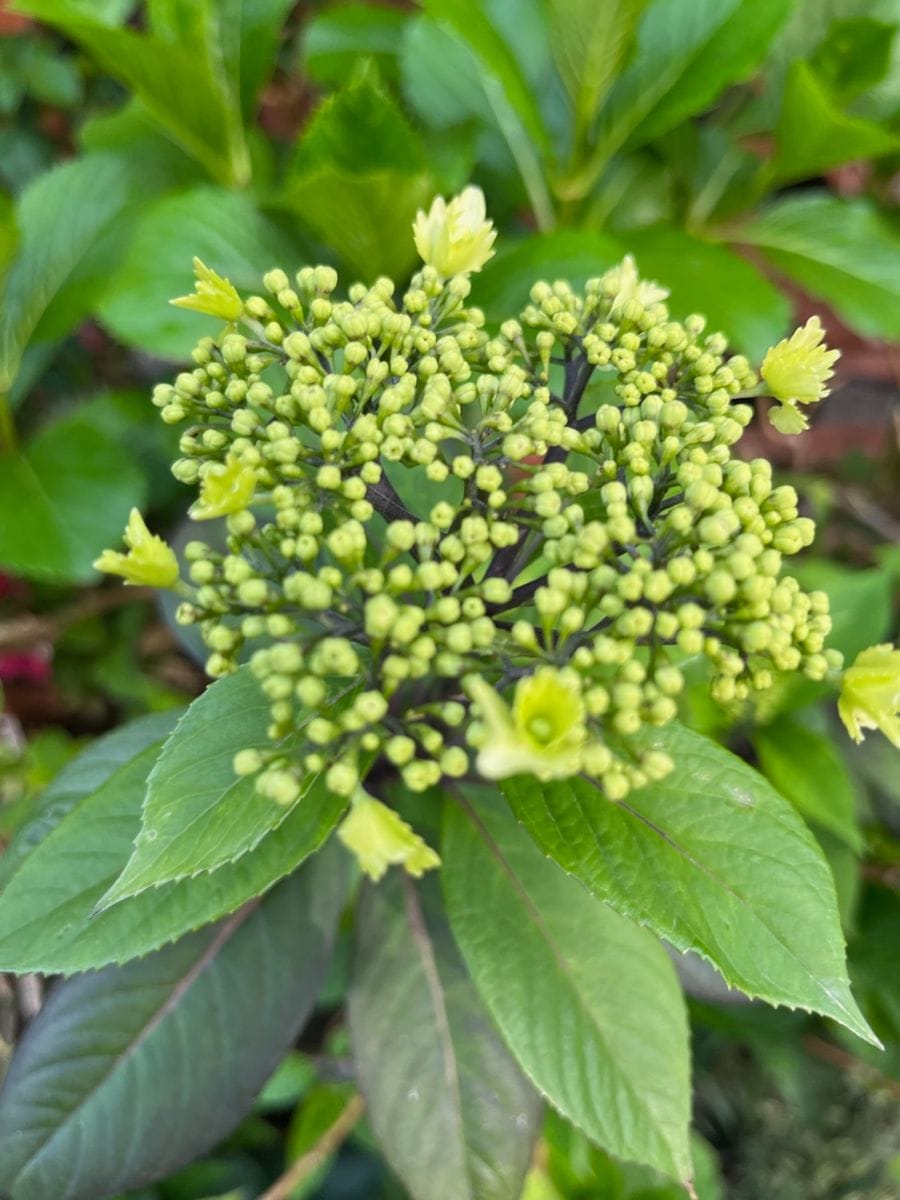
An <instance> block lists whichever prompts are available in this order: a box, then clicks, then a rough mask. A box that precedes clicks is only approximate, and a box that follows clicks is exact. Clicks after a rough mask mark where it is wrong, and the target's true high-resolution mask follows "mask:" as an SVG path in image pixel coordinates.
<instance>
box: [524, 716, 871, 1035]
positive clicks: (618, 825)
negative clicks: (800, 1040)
mask: <svg viewBox="0 0 900 1200" xmlns="http://www.w3.org/2000/svg"><path fill="white" fill-rule="evenodd" d="M643 744H644V745H646V746H647V747H648V748H650V747H652V748H654V749H659V750H663V751H665V752H666V753H667V754H669V755H671V757H672V759H673V760H674V762H675V768H674V770H673V771H672V772H671V773H670V774H669V775H667V776H666V778H665V779H663V780H662V781H661V782H660V783H654V784H650V785H648V786H647V787H643V788H640V789H639V790H637V791H635V792H632V793H631V794H630V795H629V797H628V799H627V800H626V801H624V802H623V803H621V804H613V803H611V802H610V801H609V800H607V799H606V797H605V796H604V795H603V793H602V792H601V791H600V790H599V789H598V788H596V787H595V786H594V785H593V784H591V783H588V782H587V781H585V780H581V779H568V780H565V781H561V782H558V783H549V784H544V785H543V786H542V787H541V788H537V787H535V786H534V783H533V781H532V780H530V779H525V778H518V779H511V780H509V781H507V782H506V783H505V784H504V786H503V791H504V794H505V795H506V797H507V799H508V800H509V802H510V804H511V805H512V808H513V811H514V812H515V813H516V815H517V816H518V818H519V820H521V821H522V823H523V824H524V825H525V826H526V827H527V829H528V830H529V832H530V833H531V835H532V836H533V837H534V839H535V841H536V842H537V843H538V845H539V846H540V847H541V849H542V850H543V851H544V852H545V853H547V854H549V855H550V856H551V857H552V858H555V859H556V861H557V862H558V863H559V864H560V865H561V866H562V867H563V868H564V869H565V870H567V871H570V872H571V873H572V874H573V875H575V877H576V878H577V879H579V880H580V881H581V882H582V883H583V884H584V885H585V886H586V887H587V888H589V890H590V891H591V892H592V893H593V894H594V895H595V896H598V897H600V898H601V899H603V900H606V901H607V902H608V903H609V904H611V905H613V907H614V908H616V909H618V911H619V912H622V913H624V914H625V915H626V916H630V917H632V918H633V919H634V920H636V921H639V922H640V923H641V924H644V925H647V926H649V927H650V928H651V929H653V931H654V932H655V933H657V934H659V936H660V937H664V938H666V940H667V941H669V942H671V944H672V945H673V946H674V947H675V948H676V949H677V950H694V951H696V952H697V953H698V954H701V955H702V956H703V957H704V958H707V959H709V961H710V962H711V963H712V964H713V966H714V967H716V968H717V970H718V971H719V972H720V973H721V975H722V977H723V978H724V979H725V981H726V983H728V984H729V985H730V986H731V987H736V988H740V989H741V990H742V991H744V992H746V993H747V995H750V996H758V997H759V998H760V999H763V1000H767V1001H768V1002H769V1003H771V1004H785V1005H788V1006H789V1007H791V1008H803V1009H806V1010H807V1011H810V1012H819V1013H823V1014H824V1015H825V1016H829V1017H832V1018H834V1020H836V1021H840V1022H841V1024H843V1025H846V1026H847V1028H848V1029H850V1030H852V1032H853V1033H856V1034H857V1035H858V1036H859V1037H862V1038H864V1039H866V1040H873V1038H874V1035H873V1034H872V1032H871V1030H870V1029H869V1027H868V1025H867V1024H866V1022H865V1021H864V1020H863V1017H862V1015H861V1013H860V1011H859V1009H858V1007H857V1005H856V1001H855V1000H854V999H853V996H852V995H851V993H850V985H849V982H848V980H847V972H846V966H845V963H844V940H843V936H842V934H841V928H840V921H839V919H838V912H837V904H836V900H835V893H834V883H833V881H832V878H831V872H830V871H829V869H828V864H827V863H826V862H825V860H824V858H823V857H822V853H821V851H820V849H819V847H818V846H817V844H816V841H815V839H814V837H813V836H812V834H811V833H810V832H809V830H808V829H807V828H806V826H805V825H804V824H803V822H802V821H801V819H800V817H799V816H798V815H797V814H796V813H795V812H794V810H793V808H792V807H791V806H790V804H788V802H787V801H786V800H783V799H782V798H781V796H779V795H778V793H777V792H775V791H774V789H773V788H772V786H771V785H770V784H769V783H768V782H767V781H766V780H765V779H763V777H762V776H761V775H759V774H758V773H757V772H756V771H754V770H753V769H752V768H751V767H748V766H747V765H746V763H743V762H741V760H740V759H738V758H735V756H734V755H732V754H729V753H728V751H727V750H723V749H722V747H721V746H717V745H716V744H715V743H714V742H711V741H709V740H708V739H707V738H704V737H701V736H700V735H699V734H696V733H692V732H691V731H690V730H688V729H684V728H682V727H681V726H678V725H669V726H666V727H665V728H664V729H658V730H654V731H653V732H652V733H649V734H648V735H647V736H646V738H645V740H644V743H643Z"/></svg>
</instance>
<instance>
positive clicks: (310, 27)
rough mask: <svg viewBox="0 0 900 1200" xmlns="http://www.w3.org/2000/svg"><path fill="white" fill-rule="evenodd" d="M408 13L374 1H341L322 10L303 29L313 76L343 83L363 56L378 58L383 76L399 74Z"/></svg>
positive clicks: (305, 54) (305, 55) (306, 59)
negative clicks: (348, 2)
mask: <svg viewBox="0 0 900 1200" xmlns="http://www.w3.org/2000/svg"><path fill="white" fill-rule="evenodd" d="M409 19H410V18H409V17H408V16H407V14H406V13H404V12H401V11H400V10H399V9H395V8H381V7H380V6H378V5H374V4H341V5H339V6H337V7H336V8H328V9H325V10H324V11H323V12H318V13H315V14H314V15H313V17H312V18H311V19H310V20H309V21H308V22H307V23H306V25H305V26H304V29H303V62H304V64H305V66H306V70H307V73H308V74H309V76H310V78H311V79H314V80H315V81H316V82H317V83H326V84H330V85H331V86H332V87H334V86H338V85H340V84H343V83H344V82H345V81H346V80H347V79H348V77H349V76H350V75H351V74H352V73H353V71H354V70H355V69H356V66H357V64H358V62H359V60H360V58H374V59H375V61H376V62H377V64H378V69H379V72H380V73H381V75H382V76H383V77H385V78H395V77H396V76H397V74H398V73H399V61H398V60H399V54H400V45H401V42H402V39H403V35H404V31H405V28H406V25H407V23H408V21H409Z"/></svg>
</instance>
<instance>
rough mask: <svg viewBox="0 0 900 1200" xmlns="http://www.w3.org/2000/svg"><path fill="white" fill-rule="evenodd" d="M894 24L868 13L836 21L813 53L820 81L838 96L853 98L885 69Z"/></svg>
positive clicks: (879, 77) (813, 61)
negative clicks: (873, 17)
mask: <svg viewBox="0 0 900 1200" xmlns="http://www.w3.org/2000/svg"><path fill="white" fill-rule="evenodd" d="M896 36H897V25H896V23H894V24H889V23H888V22H887V21H879V20H873V19H872V18H871V17H849V18H848V19H847V20H845V21H835V22H834V24H833V25H832V26H831V28H830V29H829V30H828V34H827V36H826V37H825V39H824V41H822V42H821V43H820V44H819V46H817V48H816V52H815V54H814V55H813V57H812V66H813V67H814V69H815V72H816V74H817V75H818V77H819V78H820V79H821V80H822V82H823V83H824V84H825V85H826V86H827V87H828V88H829V89H830V91H831V92H832V93H833V94H834V95H835V96H838V97H839V98H840V99H841V100H843V101H847V100H852V99H853V97H854V96H857V95H858V94H859V93H860V92H864V91H865V90H866V89H867V88H870V87H872V86H873V85H874V84H876V83H878V82H879V81H880V80H882V79H883V78H884V77H885V75H886V74H887V72H888V69H889V67H890V63H891V54H892V51H893V49H894V39H895V38H896Z"/></svg>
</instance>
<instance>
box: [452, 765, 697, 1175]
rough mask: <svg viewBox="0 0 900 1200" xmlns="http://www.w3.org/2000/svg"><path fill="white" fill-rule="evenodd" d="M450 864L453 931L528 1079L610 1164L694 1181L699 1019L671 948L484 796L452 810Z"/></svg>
mask: <svg viewBox="0 0 900 1200" xmlns="http://www.w3.org/2000/svg"><path fill="white" fill-rule="evenodd" d="M527 790H528V791H530V792H536V790H537V789H536V787H535V781H534V780H531V779H530V780H528V783H527ZM470 800H471V803H470V802H469V801H470ZM442 855H443V859H444V867H443V870H442V871H441V879H442V881H443V885H444V894H445V896H446V901H447V911H448V913H449V916H450V924H451V926H452V928H453V932H454V934H455V935H456V939H457V942H458V943H459V946H460V949H461V950H462V952H463V957H464V958H465V960H466V962H467V964H468V967H469V970H470V971H471V972H472V976H473V978H474V980H475V984H476V986H477V987H478V990H479V992H480V993H481V996H482V999H483V1000H484V1002H485V1004H486V1005H487V1007H488V1010H489V1011H490V1013H491V1015H492V1016H493V1018H494V1020H495V1021H496V1022H497V1024H498V1026H499V1028H500V1030H501V1032H502V1033H503V1036H504V1038H505V1039H506V1041H507V1043H508V1044H509V1046H510V1048H511V1049H512V1051H513V1053H514V1054H515V1056H516V1058H517V1059H518V1060H519V1062H520V1063H521V1065H522V1067H523V1068H524V1069H525V1071H526V1073H527V1074H528V1075H529V1076H530V1078H531V1079H532V1080H533V1081H534V1083H535V1084H536V1085H537V1087H538V1088H539V1089H540V1090H541V1091H542V1092H543V1093H544V1094H545V1095H546V1096H547V1097H548V1099H549V1100H550V1101H551V1102H552V1103H553V1104H554V1105H555V1106H556V1107H557V1108H558V1109H559V1110H560V1111H561V1112H562V1113H563V1114H564V1115H565V1116H567V1117H568V1118H569V1119H570V1120H572V1121H574V1122H575V1123H576V1124H577V1125H579V1126H580V1127H581V1128H582V1129H583V1130H584V1131H585V1132H586V1133H587V1134H588V1135H589V1136H590V1137H592V1138H593V1139H594V1140H596V1141H597V1142H599V1143H600V1145H602V1146H603V1147H605V1148H606V1149H608V1150H609V1151H610V1153H612V1154H614V1155H616V1156H617V1157H620V1158H626V1159H631V1160H633V1161H635V1162H642V1163H647V1164H648V1165H650V1166H654V1167H656V1168H657V1169H659V1170H661V1171H663V1172H664V1173H665V1174H667V1175H671V1176H673V1177H675V1178H679V1179H682V1180H684V1179H686V1178H687V1177H688V1176H689V1175H690V1154H689V1150H688V1124H689V1120H690V1079H689V1076H690V1068H689V1055H688V1034H687V1020H686V1017H685V1012H684V1005H683V1002H682V999H681V995H680V991H679V988H678V983H677V980H676V978H675V972H674V969H673V967H672V965H671V963H670V962H669V960H668V958H667V956H666V954H665V952H664V951H663V949H662V947H660V946H659V945H658V944H657V942H656V940H655V939H654V938H653V937H651V936H650V934H648V933H647V932H646V931H644V930H642V929H639V928H638V927H637V926H635V925H632V923H631V922H630V921H628V920H626V919H624V918H623V917H620V916H619V915H618V914H617V913H615V912H613V911H612V909H610V908H608V907H607V906H606V905H605V904H601V903H599V902H598V901H597V900H595V899H594V898H593V897H591V896H589V895H588V894H587V892H586V891H585V890H584V889H583V888H582V887H580V886H579V884H578V883H576V881H575V880H573V879H571V878H568V877H567V876H566V875H565V874H563V872H562V871H560V870H559V869H558V867H556V866H555V864H553V863H552V862H550V861H549V860H547V859H546V858H545V857H544V856H543V855H542V854H541V852H540V851H539V850H538V849H537V848H536V847H535V846H534V845H533V843H532V842H531V841H530V839H529V838H528V836H527V835H526V834H525V832H524V831H523V830H522V829H521V828H520V827H519V826H518V825H517V824H516V822H515V821H513V820H512V818H511V817H510V815H509V813H508V811H507V810H506V808H505V806H504V805H503V803H502V801H501V800H500V798H499V797H498V796H496V795H495V794H494V793H493V792H490V791H488V790H486V789H484V790H481V791H478V792H475V791H474V790H473V791H471V792H470V791H468V790H467V799H465V800H464V799H463V798H462V797H460V801H459V802H458V803H450V802H448V805H447V810H446V825H445V835H444V841H443V844H442Z"/></svg>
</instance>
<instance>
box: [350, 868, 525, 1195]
mask: <svg viewBox="0 0 900 1200" xmlns="http://www.w3.org/2000/svg"><path fill="white" fill-rule="evenodd" d="M348 1001H349V1018H350V1032H351V1038H352V1043H353V1055H354V1059H355V1062H356V1066H357V1073H358V1078H359V1082H360V1086H361V1088H362V1091H363V1095H364V1096H365V1098H366V1102H367V1107H368V1115H369V1120H370V1122H371V1124H372V1128H373V1131H374V1133H375V1136H376V1138H377V1139H378V1142H379V1144H380V1145H381V1148H382V1149H383V1151H384V1153H385V1156H386V1157H387V1159H388V1162H389V1163H390V1164H391V1166H392V1168H393V1169H394V1171H396V1173H397V1174H398V1175H399V1176H400V1178H401V1179H402V1181H403V1183H404V1185H405V1186H406V1187H407V1188H408V1189H409V1191H410V1194H411V1196H412V1197H413V1198H414V1200H432V1198H433V1197H435V1196H440V1197H441V1200H519V1196H520V1193H521V1190H522V1181H523V1179H524V1177H525V1172H526V1170H527V1169H528V1163H529V1161H530V1158H531V1150H532V1145H533V1143H534V1139H535V1137H536V1136H537V1131H538V1118H539V1114H540V1103H539V1101H538V1098H537V1096H536V1094H535V1093H534V1092H533V1091H532V1089H531V1087H530V1085H529V1084H528V1081H527V1080H526V1079H525V1078H524V1076H523V1075H522V1073H521V1072H520V1070H519V1068H518V1067H517V1066H516V1064H515V1062H514V1060H513V1059H512V1058H511V1056H510V1054H509V1051H508V1050H507V1049H506V1047H505V1046H504V1045H503V1043H502V1042H501V1040H500V1038H499V1036H498V1035H497V1033H496V1031H495V1029H494V1027H493V1025H492V1024H491V1021H490V1018H489V1017H488V1015H487V1013H486V1012H485V1011H484V1009H483V1007H482V1005H481V1003H480V1001H479V999H478V995H477V993H476V992H475V989H474V988H473V986H472V982H471V980H470V979H469V978H468V976H467V974H466V970H465V967H464V965H463V963H462V962H461V960H460V958H459V952H458V951H457V949H456V947H455V946H454V944H453V939H452V937H451V935H450V930H449V928H448V927H447V922H446V917H445V916H444V914H443V911H442V906H441V903H440V895H439V892H438V889H437V883H436V881H434V880H429V881H427V883H426V884H424V885H423V886H422V887H421V888H420V887H417V886H416V885H415V884H414V883H413V882H412V880H411V879H409V878H408V877H407V876H406V875H404V874H403V873H402V872H399V871H392V872H391V873H390V875H389V876H388V878H387V879H385V880H384V881H383V882H382V883H380V884H379V885H378V886H377V887H368V888H366V891H365V893H364V895H363V897H362V900H361V903H360V909H359V917H358V924H357V942H356V955H355V960H354V967H353V976H352V980H351V984H350V992H349V996H348Z"/></svg>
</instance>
